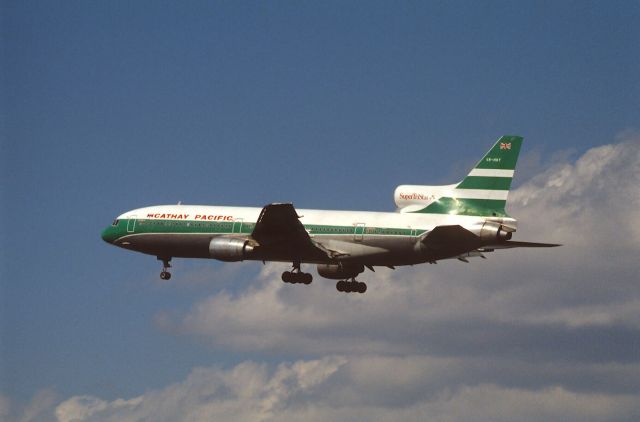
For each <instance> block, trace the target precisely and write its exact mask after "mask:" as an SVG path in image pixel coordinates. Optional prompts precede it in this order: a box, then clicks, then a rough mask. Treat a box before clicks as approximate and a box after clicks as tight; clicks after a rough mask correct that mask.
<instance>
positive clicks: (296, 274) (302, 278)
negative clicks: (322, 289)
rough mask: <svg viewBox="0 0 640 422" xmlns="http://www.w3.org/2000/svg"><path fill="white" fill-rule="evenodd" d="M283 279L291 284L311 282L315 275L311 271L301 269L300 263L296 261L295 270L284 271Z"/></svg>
mask: <svg viewBox="0 0 640 422" xmlns="http://www.w3.org/2000/svg"><path fill="white" fill-rule="evenodd" d="M282 281H284V282H285V283H291V284H298V283H300V284H311V282H312V281H313V276H312V275H311V274H309V273H303V272H302V271H300V263H299V262H294V263H293V270H291V271H285V272H283V273H282Z"/></svg>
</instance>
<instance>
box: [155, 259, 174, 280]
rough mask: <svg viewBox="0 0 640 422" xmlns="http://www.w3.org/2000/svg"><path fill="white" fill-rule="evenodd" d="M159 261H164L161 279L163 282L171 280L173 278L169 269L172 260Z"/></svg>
mask: <svg viewBox="0 0 640 422" xmlns="http://www.w3.org/2000/svg"><path fill="white" fill-rule="evenodd" d="M158 260H160V261H162V271H161V272H160V278H161V279H163V280H169V279H170V278H171V273H170V272H169V271H167V269H168V268H171V264H170V262H171V258H160V257H158Z"/></svg>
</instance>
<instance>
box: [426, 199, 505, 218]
mask: <svg viewBox="0 0 640 422" xmlns="http://www.w3.org/2000/svg"><path fill="white" fill-rule="evenodd" d="M506 202H507V201H503V200H499V199H467V198H459V199H454V198H440V199H438V200H437V201H435V202H432V203H431V204H429V205H428V206H427V207H426V208H423V209H421V210H419V211H415V212H418V213H425V214H452V215H472V216H483V217H489V216H494V217H508V215H507V213H506V212H505V210H504V207H505V205H506Z"/></svg>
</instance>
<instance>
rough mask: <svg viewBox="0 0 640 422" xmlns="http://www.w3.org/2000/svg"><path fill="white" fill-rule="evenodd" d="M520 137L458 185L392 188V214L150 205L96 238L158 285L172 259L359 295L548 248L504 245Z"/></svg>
mask: <svg viewBox="0 0 640 422" xmlns="http://www.w3.org/2000/svg"><path fill="white" fill-rule="evenodd" d="M521 146H522V137H520V136H503V137H501V138H500V139H498V141H497V142H496V143H495V144H494V145H493V147H492V148H491V149H490V150H489V152H488V153H487V154H486V155H485V156H484V157H483V158H482V160H480V161H479V162H478V164H477V165H476V166H475V167H474V168H473V169H472V170H471V172H470V173H469V174H468V175H467V176H466V177H465V178H464V179H463V180H462V181H461V182H459V183H455V184H452V185H445V186H426V185H401V186H398V187H397V188H396V190H395V194H394V199H395V203H396V206H397V207H398V209H397V211H396V212H370V211H328V210H307V209H295V208H294V206H293V204H290V203H273V204H269V205H266V206H264V207H263V208H250V207H226V206H209V205H183V204H178V205H158V206H152V207H146V208H139V209H135V210H132V211H128V212H125V213H124V214H122V215H120V216H119V217H118V218H116V220H115V221H114V222H113V223H112V224H111V226H109V227H107V228H106V229H105V230H104V231H103V232H102V238H103V239H104V240H105V241H106V242H108V243H110V244H112V245H115V246H119V247H121V248H124V249H128V250H132V251H136V252H142V253H145V254H148V255H153V256H156V257H157V258H158V259H159V260H160V261H162V263H163V267H162V272H161V273H160V277H161V278H162V279H164V280H168V279H169V278H170V277H171V273H169V271H168V269H169V268H170V267H171V265H170V261H171V259H172V258H213V259H218V260H221V261H227V262H231V261H243V260H257V261H263V262H266V261H281V262H291V263H292V266H293V268H292V270H291V271H285V272H284V273H282V280H283V281H284V282H285V283H293V284H296V283H300V284H309V283H311V281H312V276H311V274H309V273H306V272H303V271H302V270H301V265H302V264H315V265H316V266H317V270H318V274H319V275H320V276H322V277H325V278H328V279H333V280H339V281H338V282H337V284H336V288H337V289H338V291H341V292H358V293H364V292H365V291H366V289H367V285H366V284H365V283H363V282H360V281H357V280H356V277H357V276H358V275H359V274H361V273H362V272H364V271H365V268H368V269H369V270H371V271H374V268H375V267H377V266H384V267H389V268H395V267H396V266H401V265H415V264H421V263H431V264H435V263H436V262H437V261H440V260H443V259H452V258H455V259H458V260H460V261H462V262H468V258H470V257H482V258H484V257H485V254H486V253H488V252H493V251H495V250H496V249H509V248H518V247H553V246H559V245H555V244H547V243H533V242H521V241H515V240H511V239H512V237H513V235H514V233H515V232H516V229H517V221H516V219H515V218H513V217H511V216H509V215H508V214H507V212H506V210H505V206H506V202H507V196H508V194H509V189H510V188H511V181H512V179H513V175H514V171H515V168H516V162H517V160H518V154H519V153H520V147H521Z"/></svg>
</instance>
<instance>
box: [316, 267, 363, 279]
mask: <svg viewBox="0 0 640 422" xmlns="http://www.w3.org/2000/svg"><path fill="white" fill-rule="evenodd" d="M363 271H364V265H362V264H353V263H342V264H341V265H338V264H318V274H320V275H321V276H322V277H324V278H329V279H331V280H346V279H348V278H353V277H356V276H357V275H358V274H360V273H361V272H363Z"/></svg>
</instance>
